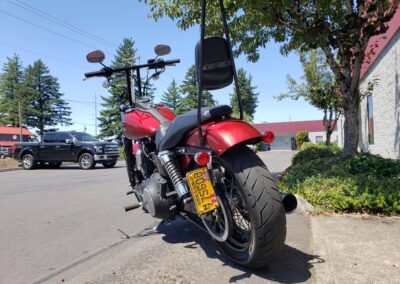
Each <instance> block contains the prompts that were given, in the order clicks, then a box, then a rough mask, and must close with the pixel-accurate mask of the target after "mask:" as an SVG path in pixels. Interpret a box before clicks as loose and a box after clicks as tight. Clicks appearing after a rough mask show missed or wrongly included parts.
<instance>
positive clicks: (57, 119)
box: [23, 59, 71, 135]
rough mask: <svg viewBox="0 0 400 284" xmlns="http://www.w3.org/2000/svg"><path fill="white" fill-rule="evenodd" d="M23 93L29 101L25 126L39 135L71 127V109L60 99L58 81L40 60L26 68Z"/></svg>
mask: <svg viewBox="0 0 400 284" xmlns="http://www.w3.org/2000/svg"><path fill="white" fill-rule="evenodd" d="M23 92H24V96H26V97H27V99H28V100H29V104H28V108H27V113H26V122H27V125H28V126H31V127H35V128H38V129H39V134H40V135H43V133H44V131H45V130H46V129H49V127H50V129H55V128H54V126H57V125H62V126H68V125H71V119H70V117H69V116H70V115H71V111H70V109H71V108H70V107H69V106H68V103H67V102H66V101H64V100H63V99H62V96H63V94H62V93H60V85H59V83H58V79H57V78H56V77H54V76H52V75H51V74H50V71H49V69H48V68H47V66H46V65H45V64H44V63H43V61H42V60H40V59H39V60H36V61H35V62H34V63H33V65H29V66H28V67H27V68H26V70H25V74H24V86H23Z"/></svg>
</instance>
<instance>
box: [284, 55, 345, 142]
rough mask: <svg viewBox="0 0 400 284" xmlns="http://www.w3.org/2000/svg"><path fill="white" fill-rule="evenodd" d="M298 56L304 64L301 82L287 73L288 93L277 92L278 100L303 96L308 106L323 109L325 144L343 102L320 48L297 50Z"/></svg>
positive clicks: (334, 125)
mask: <svg viewBox="0 0 400 284" xmlns="http://www.w3.org/2000/svg"><path fill="white" fill-rule="evenodd" d="M299 55H300V62H301V65H302V66H303V75H302V77H301V79H302V81H303V82H301V83H297V82H296V80H294V79H293V78H292V77H291V76H290V75H288V78H287V85H288V88H289V92H288V93H283V94H280V95H279V96H278V97H277V99H278V100H282V99H285V98H290V99H293V100H298V99H299V98H304V99H305V100H306V101H308V102H309V103H310V104H311V105H313V106H315V107H316V108H318V109H320V110H322V111H323V112H324V117H323V123H324V127H325V131H326V144H329V143H330V142H331V135H332V132H333V131H334V130H335V128H336V125H337V120H338V118H339V116H340V114H341V113H342V105H343V102H342V100H341V96H340V94H339V93H338V90H337V89H338V87H337V84H336V81H335V78H334V76H333V73H332V71H331V70H330V68H329V65H328V63H327V62H326V61H325V58H324V54H323V52H322V50H311V51H309V52H304V51H300V52H299Z"/></svg>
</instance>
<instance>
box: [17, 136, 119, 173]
mask: <svg viewBox="0 0 400 284" xmlns="http://www.w3.org/2000/svg"><path fill="white" fill-rule="evenodd" d="M13 153H14V154H13V156H14V159H17V160H20V161H22V167H23V168H24V169H25V170H30V169H33V168H35V167H36V166H38V165H44V164H47V165H49V166H50V167H54V168H58V167H60V166H61V164H62V163H63V162H75V163H78V164H79V166H80V167H81V168H82V169H84V170H87V169H92V168H94V167H95V166H96V164H97V163H100V164H102V165H103V166H104V167H106V168H112V167H114V166H115V164H116V163H117V160H118V145H117V144H116V143H110V142H103V141H99V140H97V139H96V138H95V137H93V136H92V135H90V134H88V133H84V132H75V131H73V132H46V133H44V134H43V137H42V140H41V142H39V143H37V142H25V143H24V142H21V143H16V144H15V146H14V149H13Z"/></svg>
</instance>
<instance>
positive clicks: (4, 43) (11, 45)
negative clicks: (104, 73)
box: [0, 40, 88, 70]
mask: <svg viewBox="0 0 400 284" xmlns="http://www.w3.org/2000/svg"><path fill="white" fill-rule="evenodd" d="M0 44H2V45H6V46H9V47H12V48H16V49H20V50H22V51H25V52H29V53H32V54H36V55H39V56H42V57H46V58H49V59H52V60H55V61H58V62H61V63H65V64H69V65H72V66H74V67H76V68H79V69H84V70H87V69H88V68H87V67H85V66H82V65H79V64H75V63H72V62H68V61H65V60H64V59H59V58H56V57H53V56H49V55H45V54H43V53H39V52H36V51H33V50H29V49H26V48H24V47H20V46H17V45H13V44H9V43H7V42H4V41H1V40H0Z"/></svg>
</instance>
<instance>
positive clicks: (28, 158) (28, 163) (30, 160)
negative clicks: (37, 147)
mask: <svg viewBox="0 0 400 284" xmlns="http://www.w3.org/2000/svg"><path fill="white" fill-rule="evenodd" d="M35 166H36V162H35V158H34V157H33V155H32V154H25V155H24V156H23V157H22V167H23V168H24V170H32V169H34V168H35Z"/></svg>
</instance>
